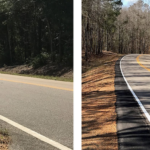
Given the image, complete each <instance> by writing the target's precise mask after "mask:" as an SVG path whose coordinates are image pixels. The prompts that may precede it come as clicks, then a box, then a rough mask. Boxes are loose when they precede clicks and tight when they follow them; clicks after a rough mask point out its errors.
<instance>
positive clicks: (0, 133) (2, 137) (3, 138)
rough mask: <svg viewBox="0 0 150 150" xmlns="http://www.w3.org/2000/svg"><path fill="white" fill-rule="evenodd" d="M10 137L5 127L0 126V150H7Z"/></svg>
mask: <svg viewBox="0 0 150 150" xmlns="http://www.w3.org/2000/svg"><path fill="white" fill-rule="evenodd" d="M9 143H10V137H9V135H8V131H7V130H6V129H2V128H1V127H0V150H9Z"/></svg>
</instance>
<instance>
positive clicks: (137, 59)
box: [136, 54, 150, 71]
mask: <svg viewBox="0 0 150 150" xmlns="http://www.w3.org/2000/svg"><path fill="white" fill-rule="evenodd" d="M142 55H143V54H141V55H139V56H138V57H137V58H136V61H137V62H138V64H139V65H140V66H141V67H143V68H145V69H146V70H148V71H150V69H149V68H147V67H146V66H144V65H143V64H142V63H141V62H140V60H139V58H140V57H141V56H142Z"/></svg>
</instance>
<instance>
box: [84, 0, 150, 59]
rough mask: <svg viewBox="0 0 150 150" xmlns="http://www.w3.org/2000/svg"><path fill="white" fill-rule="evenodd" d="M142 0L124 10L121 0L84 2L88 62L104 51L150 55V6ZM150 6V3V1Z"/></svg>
mask: <svg viewBox="0 0 150 150" xmlns="http://www.w3.org/2000/svg"><path fill="white" fill-rule="evenodd" d="M148 2H149V1H147V3H144V1H143V0H138V1H137V2H136V3H134V4H133V5H131V6H130V7H123V8H122V4H123V3H122V1H121V0H98V1H97V0H83V1H82V49H83V50H84V51H85V59H86V61H87V60H88V57H90V55H91V54H97V55H98V54H101V53H102V51H103V50H106V51H112V52H116V53H121V54H123V53H124V54H128V53H144V54H145V53H149V52H150V51H149V50H150V49H149V47H150V27H149V24H150V6H149V4H148ZM149 3H150V2H149Z"/></svg>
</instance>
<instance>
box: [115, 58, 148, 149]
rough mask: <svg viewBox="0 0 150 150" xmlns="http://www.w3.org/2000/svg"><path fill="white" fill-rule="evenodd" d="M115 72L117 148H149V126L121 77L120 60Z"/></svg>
mask: <svg viewBox="0 0 150 150" xmlns="http://www.w3.org/2000/svg"><path fill="white" fill-rule="evenodd" d="M115 72H116V76H115V94H116V96H117V102H116V112H117V131H118V132H117V134H118V143H119V150H149V149H150V128H149V127H150V126H149V125H148V122H147V120H146V118H145V116H144V114H143V113H142V111H141V109H140V108H139V106H138V103H137V102H136V101H135V99H134V97H133V96H132V94H131V92H130V91H129V89H128V88H127V85H126V83H125V81H124V79H123V77H122V74H121V71H120V60H118V61H117V62H116V66H115Z"/></svg>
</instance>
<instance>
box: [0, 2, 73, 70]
mask: <svg viewBox="0 0 150 150" xmlns="http://www.w3.org/2000/svg"><path fill="white" fill-rule="evenodd" d="M0 22H1V23H0V66H3V65H4V64H5V65H20V64H31V65H33V67H35V68H38V67H40V66H42V65H45V64H47V62H48V61H51V62H54V63H56V64H59V63H61V64H64V65H68V66H72V65H73V1H72V0H65V1H59V0H0Z"/></svg>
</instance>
